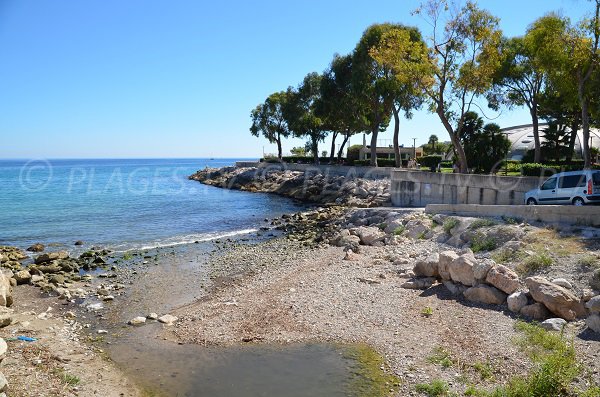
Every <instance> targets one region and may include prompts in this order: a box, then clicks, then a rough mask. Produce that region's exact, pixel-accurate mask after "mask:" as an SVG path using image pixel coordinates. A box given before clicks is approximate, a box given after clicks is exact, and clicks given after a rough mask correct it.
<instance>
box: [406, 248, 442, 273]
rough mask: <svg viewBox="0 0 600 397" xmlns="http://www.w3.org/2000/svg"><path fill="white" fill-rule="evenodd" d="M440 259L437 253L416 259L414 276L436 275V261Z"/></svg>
mask: <svg viewBox="0 0 600 397" xmlns="http://www.w3.org/2000/svg"><path fill="white" fill-rule="evenodd" d="M439 261H440V255H439V254H437V253H434V254H431V255H429V256H428V257H427V258H425V259H422V260H419V261H417V263H415V267H414V269H413V272H414V273H415V275H416V276H423V277H438V276H439V275H440V274H439V272H438V263H439Z"/></svg>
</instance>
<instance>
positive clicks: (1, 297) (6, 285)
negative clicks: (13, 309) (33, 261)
mask: <svg viewBox="0 0 600 397" xmlns="http://www.w3.org/2000/svg"><path fill="white" fill-rule="evenodd" d="M12 303H13V297H12V287H11V285H10V279H9V278H8V277H6V276H5V275H4V274H0V306H6V307H9V306H12Z"/></svg>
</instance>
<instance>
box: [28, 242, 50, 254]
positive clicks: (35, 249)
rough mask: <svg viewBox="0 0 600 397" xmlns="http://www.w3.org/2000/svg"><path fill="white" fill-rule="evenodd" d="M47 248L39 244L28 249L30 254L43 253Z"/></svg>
mask: <svg viewBox="0 0 600 397" xmlns="http://www.w3.org/2000/svg"><path fill="white" fill-rule="evenodd" d="M45 248H46V247H44V245H43V244H40V243H37V244H33V245H32V246H31V247H29V248H27V251H29V252H42V251H43V250H44V249H45Z"/></svg>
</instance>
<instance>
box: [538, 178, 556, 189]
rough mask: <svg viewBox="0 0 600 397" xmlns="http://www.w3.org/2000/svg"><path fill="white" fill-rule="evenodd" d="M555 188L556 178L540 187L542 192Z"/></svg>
mask: <svg viewBox="0 0 600 397" xmlns="http://www.w3.org/2000/svg"><path fill="white" fill-rule="evenodd" d="M555 187H556V178H550V179H548V180H547V181H546V182H544V184H543V185H542V187H541V189H542V190H552V189H554V188H555Z"/></svg>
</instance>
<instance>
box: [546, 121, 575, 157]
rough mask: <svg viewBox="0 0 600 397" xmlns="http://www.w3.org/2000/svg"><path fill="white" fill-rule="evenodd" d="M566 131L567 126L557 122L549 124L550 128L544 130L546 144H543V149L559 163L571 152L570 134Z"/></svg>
mask: <svg viewBox="0 0 600 397" xmlns="http://www.w3.org/2000/svg"><path fill="white" fill-rule="evenodd" d="M566 129H567V126H566V125H564V124H562V125H561V124H558V123H557V122H551V123H550V124H548V127H546V128H544V143H542V147H543V148H544V149H545V151H546V153H548V155H550V156H552V157H553V158H554V160H555V161H557V162H558V161H560V159H561V158H562V157H563V156H564V155H566V154H567V151H568V150H569V135H570V134H569V133H568V132H567V130H566Z"/></svg>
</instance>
